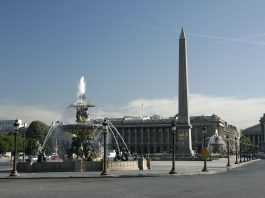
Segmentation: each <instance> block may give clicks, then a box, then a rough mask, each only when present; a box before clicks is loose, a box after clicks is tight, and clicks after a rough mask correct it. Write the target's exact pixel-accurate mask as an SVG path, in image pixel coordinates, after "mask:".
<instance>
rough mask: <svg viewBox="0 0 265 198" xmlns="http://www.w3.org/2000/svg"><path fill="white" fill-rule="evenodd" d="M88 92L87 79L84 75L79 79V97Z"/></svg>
mask: <svg viewBox="0 0 265 198" xmlns="http://www.w3.org/2000/svg"><path fill="white" fill-rule="evenodd" d="M85 93H86V81H85V78H84V76H82V77H81V78H80V80H79V84H78V93H77V97H79V96H81V95H84V94H85Z"/></svg>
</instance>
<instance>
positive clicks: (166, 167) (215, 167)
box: [0, 156, 259, 179]
mask: <svg viewBox="0 0 265 198" xmlns="http://www.w3.org/2000/svg"><path fill="white" fill-rule="evenodd" d="M258 160H259V159H257V160H251V161H247V162H243V163H239V164H235V156H231V157H230V165H231V166H230V167H227V166H226V165H227V158H220V159H218V160H212V161H207V168H208V171H207V172H202V169H203V161H176V162H175V164H176V165H175V167H176V172H177V174H176V175H174V176H182V175H207V174H218V173H222V172H226V171H230V170H233V169H236V168H240V167H242V166H245V165H247V164H249V163H253V162H255V161H258ZM0 161H1V160H0ZM0 164H2V165H1V166H0V179H6V178H15V179H19V178H79V177H80V178H82V177H84V178H103V177H114V178H115V177H158V176H171V175H169V174H168V173H169V171H170V170H171V167H172V162H171V161H152V169H151V170H137V171H135V170H134V171H129V170H125V171H109V175H107V176H101V175H100V173H101V172H99V171H89V172H44V173H19V174H20V176H19V177H10V176H9V172H10V169H11V168H12V163H10V162H3V161H2V163H0ZM1 167H2V168H1Z"/></svg>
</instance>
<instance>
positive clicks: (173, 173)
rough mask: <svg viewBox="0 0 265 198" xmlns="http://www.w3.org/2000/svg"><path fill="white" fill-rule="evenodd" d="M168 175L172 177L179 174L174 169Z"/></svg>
mask: <svg viewBox="0 0 265 198" xmlns="http://www.w3.org/2000/svg"><path fill="white" fill-rule="evenodd" d="M168 174H170V175H175V174H177V172H176V170H175V169H173V168H172V169H171V171H170V172H169V173H168Z"/></svg>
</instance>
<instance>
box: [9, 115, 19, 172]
mask: <svg viewBox="0 0 265 198" xmlns="http://www.w3.org/2000/svg"><path fill="white" fill-rule="evenodd" d="M18 127H19V122H18V119H16V121H15V123H14V160H13V170H12V172H11V174H10V176H19V174H18V172H17V131H18Z"/></svg>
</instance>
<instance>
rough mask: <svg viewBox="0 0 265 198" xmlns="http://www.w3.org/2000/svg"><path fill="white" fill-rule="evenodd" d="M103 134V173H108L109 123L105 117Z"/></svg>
mask: <svg viewBox="0 0 265 198" xmlns="http://www.w3.org/2000/svg"><path fill="white" fill-rule="evenodd" d="M102 126H103V135H104V157H103V170H102V172H101V175H108V172H107V132H108V123H107V120H106V119H104V121H103V123H102Z"/></svg>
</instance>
